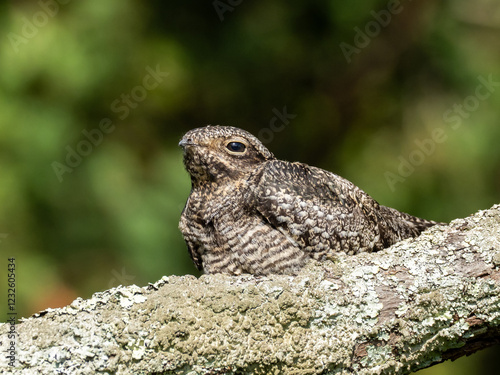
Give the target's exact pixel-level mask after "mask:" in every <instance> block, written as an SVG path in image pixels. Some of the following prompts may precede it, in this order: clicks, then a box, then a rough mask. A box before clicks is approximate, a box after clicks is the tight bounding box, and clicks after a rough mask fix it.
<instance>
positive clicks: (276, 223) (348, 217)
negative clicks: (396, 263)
mask: <svg viewBox="0 0 500 375" xmlns="http://www.w3.org/2000/svg"><path fill="white" fill-rule="evenodd" d="M179 144H180V146H181V147H183V149H184V165H185V167H186V170H187V171H188V172H189V174H190V176H191V183H192V188H191V194H190V196H189V198H188V201H187V202H186V206H185V207H184V210H183V212H182V215H181V219H180V222H179V228H180V230H181V232H182V234H183V236H184V239H185V241H186V244H187V247H188V250H189V253H190V255H191V258H192V259H193V261H194V263H195V265H196V266H197V268H198V269H200V270H204V271H205V272H206V273H228V274H233V275H239V274H242V273H250V274H255V275H266V274H296V273H297V272H298V271H299V270H300V269H301V268H302V267H303V266H304V265H305V264H306V263H307V262H308V261H309V260H311V259H315V260H318V261H321V260H323V259H325V258H326V257H327V256H328V255H331V254H334V253H336V252H345V253H348V254H357V253H360V252H372V251H378V250H381V249H383V248H386V247H388V246H391V245H392V244H394V243H396V242H398V241H401V240H403V239H406V238H410V237H415V236H418V235H419V234H420V233H421V232H422V231H423V230H425V229H426V228H428V227H430V226H432V225H435V224H436V222H434V221H431V220H424V219H420V218H417V217H414V216H411V215H409V214H406V213H403V212H400V211H397V210H395V209H393V208H389V207H385V206H382V205H379V204H378V203H377V202H376V201H375V200H374V199H373V198H371V197H370V196H369V195H368V194H366V193H365V192H364V191H362V190H361V189H360V188H358V187H357V186H355V185H354V184H353V183H351V182H350V181H348V180H346V179H344V178H342V177H340V176H338V175H336V174H334V173H331V172H328V171H325V170H322V169H320V168H316V167H312V166H309V165H306V164H303V163H291V162H287V161H281V160H278V159H276V158H275V157H274V155H273V154H272V153H271V152H270V151H269V150H267V148H266V147H264V145H262V143H261V142H260V141H259V140H258V139H257V138H256V137H254V136H253V135H251V134H250V133H248V132H246V131H244V130H242V129H238V128H234V127H228V126H206V127H203V128H198V129H194V130H191V131H189V132H188V133H186V135H185V136H184V137H183V138H182V140H181V141H180V143H179Z"/></svg>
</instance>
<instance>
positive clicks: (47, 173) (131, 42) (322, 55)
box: [0, 0, 500, 375]
mask: <svg viewBox="0 0 500 375" xmlns="http://www.w3.org/2000/svg"><path fill="white" fill-rule="evenodd" d="M0 4H1V5H0V20H1V22H0V34H1V35H2V41H1V44H0V69H1V71H0V241H1V242H0V249H1V253H2V256H3V257H4V260H2V262H1V264H4V266H2V271H1V272H2V274H4V272H5V271H6V266H5V264H6V258H7V257H8V256H14V257H15V258H16V263H17V294H18V296H17V309H18V312H19V314H20V316H29V315H30V314H32V313H34V312H36V311H39V310H41V309H44V308H47V307H58V306H64V305H66V304H68V303H70V302H71V301H72V300H73V299H74V298H76V297H78V296H81V297H84V298H86V297H90V296H91V295H92V293H94V292H96V291H101V290H105V289H108V288H110V287H113V286H116V285H119V284H123V285H126V284H131V283H134V284H138V285H145V284H147V283H148V282H154V281H156V280H158V279H159V278H161V277H162V276H163V275H172V274H175V275H183V274H195V275H198V273H196V270H195V268H194V266H193V265H192V263H191V261H190V259H189V256H188V254H187V251H186V248H185V245H184V241H183V239H182V236H181V234H180V232H179V231H178V229H177V223H178V219H179V216H180V214H181V211H182V208H183V205H184V202H185V200H186V198H187V196H188V194H189V189H190V181H189V178H188V175H187V173H186V172H185V171H184V170H183V166H182V154H181V150H180V149H179V148H178V146H177V143H178V141H179V139H180V138H181V136H182V135H183V133H184V132H186V131H188V130H189V129H192V128H195V127H199V126H203V125H206V124H214V125H215V124H222V125H233V126H238V127H242V128H244V129H246V130H249V131H250V132H252V133H254V134H255V135H258V136H260V137H261V139H262V140H263V141H264V142H265V144H266V145H267V146H268V147H269V148H270V149H271V150H272V151H273V152H274V153H275V155H276V156H277V157H278V158H281V159H287V160H290V161H295V160H299V161H302V162H306V163H308V164H313V165H316V166H319V167H322V168H325V169H328V170H330V171H333V172H335V173H337V174H340V175H342V176H344V177H346V178H347V179H349V180H351V181H352V182H354V183H355V184H356V185H358V186H360V187H361V188H363V189H364V190H365V191H366V192H368V193H369V194H370V195H372V196H373V197H374V198H375V199H377V200H378V201H379V202H380V203H382V204H385V205H388V206H392V207H395V208H397V209H400V210H403V211H406V212H409V213H411V214H414V215H417V216H421V217H425V218H430V219H435V220H440V221H449V220H451V219H453V218H457V217H463V216H467V215H469V214H471V213H474V212H475V211H477V210H479V209H487V208H489V207H491V206H492V205H493V204H494V203H498V202H499V201H500V199H499V193H500V174H499V170H500V146H499V140H500V126H499V119H500V85H499V84H498V83H496V82H500V3H499V2H498V1H497V0H479V1H476V2H470V1H465V0H455V1H451V0H450V1H437V0H425V1H413V2H412V1H409V0H408V1H402V2H400V3H397V2H396V3H394V2H389V3H388V2H387V1H375V0H372V1H350V2H332V1H327V0H316V1H309V2H305V1H283V0H282V1H273V2H270V1H257V2H255V1H254V2H250V1H235V0H232V1H229V0H223V1H215V2H214V1H205V2H200V1H191V0H189V1H182V2H166V1H159V0H155V1H148V2H145V1H139V0H135V1H133V0H107V1H105V2H103V1H98V0H85V1H69V0H64V1H63V0H42V1H21V0H16V1H14V0H12V1H2V2H0ZM488 80H489V81H490V83H489V84H488V83H486V84H485V82H488ZM285 107H286V112H287V113H288V114H289V117H288V118H286V117H285V118H284V120H282V119H280V118H279V117H280V116H277V114H280V113H283V111H284V108H285ZM281 117H283V115H281ZM103 124H104V125H106V126H107V127H106V128H105V130H106V131H107V132H103V131H102V129H100V126H102V125H103ZM89 132H90V133H89ZM86 134H87V135H86ZM88 134H92V136H91V138H92V137H93V141H94V144H91V143H90V142H89V140H88ZM432 137H434V140H432ZM0 290H1V293H2V294H1V297H2V300H5V298H6V296H5V288H0ZM4 318H5V316H3V317H2V318H1V319H2V320H4ZM495 355H498V349H497V350H496V351H495V350H494V349H490V350H487V351H483V352H480V353H478V354H475V355H474V356H472V357H470V358H463V359H460V360H459V361H457V362H455V363H451V364H450V363H445V364H443V365H439V366H436V367H434V368H432V369H429V370H425V371H423V372H422V374H424V373H425V374H447V373H453V374H455V375H457V374H473V373H477V374H479V373H486V372H485V371H487V370H486V367H484V366H485V365H487V364H488V363H490V364H491V363H493V362H496V363H498V360H496V359H495ZM481 366H483V367H481Z"/></svg>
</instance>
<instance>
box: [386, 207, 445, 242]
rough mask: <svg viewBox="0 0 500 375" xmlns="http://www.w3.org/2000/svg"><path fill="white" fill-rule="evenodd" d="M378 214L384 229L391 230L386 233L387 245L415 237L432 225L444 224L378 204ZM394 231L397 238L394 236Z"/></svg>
mask: <svg viewBox="0 0 500 375" xmlns="http://www.w3.org/2000/svg"><path fill="white" fill-rule="evenodd" d="M380 214H381V216H382V217H383V219H384V222H385V223H384V224H385V227H386V228H385V229H389V231H388V232H392V233H391V234H389V233H388V234H389V235H388V236H387V237H388V238H387V240H388V242H389V245H391V244H392V243H394V242H397V241H399V240H403V239H406V238H410V237H416V236H418V235H419V234H420V233H422V232H423V231H424V230H426V229H427V228H430V227H432V226H434V225H437V224H444V223H440V222H437V221H433V220H426V219H421V218H419V217H416V216H412V215H410V214H407V213H405V212H401V211H398V210H396V209H394V208H391V207H386V206H380ZM386 233H387V232H386ZM396 233H397V237H399V238H395V237H394V234H396ZM391 242H392V243H391Z"/></svg>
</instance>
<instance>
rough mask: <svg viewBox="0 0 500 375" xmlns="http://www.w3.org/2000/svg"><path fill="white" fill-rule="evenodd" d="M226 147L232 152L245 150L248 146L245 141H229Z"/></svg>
mask: <svg viewBox="0 0 500 375" xmlns="http://www.w3.org/2000/svg"><path fill="white" fill-rule="evenodd" d="M226 148H227V149H228V150H229V151H232V152H245V150H246V148H247V146H245V145H244V144H243V143H241V142H229V143H228V144H227V145H226Z"/></svg>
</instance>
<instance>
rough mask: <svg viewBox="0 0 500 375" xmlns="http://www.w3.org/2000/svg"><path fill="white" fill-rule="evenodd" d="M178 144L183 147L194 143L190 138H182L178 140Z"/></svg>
mask: <svg viewBox="0 0 500 375" xmlns="http://www.w3.org/2000/svg"><path fill="white" fill-rule="evenodd" d="M179 146H181V147H182V148H185V147H186V146H194V143H193V141H192V140H191V139H189V138H188V139H186V138H182V139H181V141H180V142H179Z"/></svg>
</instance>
